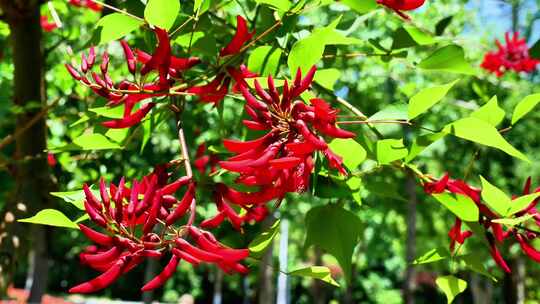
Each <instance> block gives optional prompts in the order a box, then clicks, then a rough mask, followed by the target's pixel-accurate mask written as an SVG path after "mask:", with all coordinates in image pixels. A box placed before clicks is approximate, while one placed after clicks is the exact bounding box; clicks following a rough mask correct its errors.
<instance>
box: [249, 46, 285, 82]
mask: <svg viewBox="0 0 540 304" xmlns="http://www.w3.org/2000/svg"><path fill="white" fill-rule="evenodd" d="M281 53H282V52H281V50H280V49H278V48H274V47H272V46H269V45H263V46H259V47H258V48H256V49H255V50H253V52H252V53H251V54H250V55H249V59H248V68H249V70H250V71H252V72H254V73H257V74H259V75H261V76H268V75H272V76H274V75H276V73H277V71H278V67H279V60H280V59H281Z"/></svg>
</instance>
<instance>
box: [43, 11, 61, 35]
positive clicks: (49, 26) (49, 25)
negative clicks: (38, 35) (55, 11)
mask: <svg viewBox="0 0 540 304" xmlns="http://www.w3.org/2000/svg"><path fill="white" fill-rule="evenodd" d="M40 24H41V28H42V29H43V30H44V31H45V32H52V31H54V30H55V29H57V28H58V24H56V22H54V21H53V22H50V21H49V17H47V16H45V15H42V16H41V17H40Z"/></svg>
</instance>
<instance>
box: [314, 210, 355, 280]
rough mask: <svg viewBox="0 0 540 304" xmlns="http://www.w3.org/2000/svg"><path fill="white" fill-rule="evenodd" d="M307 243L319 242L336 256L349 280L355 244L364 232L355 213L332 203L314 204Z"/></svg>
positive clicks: (317, 243)
mask: <svg viewBox="0 0 540 304" xmlns="http://www.w3.org/2000/svg"><path fill="white" fill-rule="evenodd" d="M306 229H307V232H306V235H307V236H306V243H305V245H306V247H309V246H312V245H317V246H319V247H320V248H321V249H323V250H325V251H326V252H327V253H328V254H330V255H332V256H334V257H335V258H336V259H337V261H338V263H339V265H340V266H341V269H342V270H343V273H344V274H345V278H346V280H347V281H348V282H350V279H351V260H352V254H353V250H354V247H356V244H357V242H358V238H359V237H360V234H361V232H362V222H361V221H360V219H359V218H358V217H357V216H356V214H354V213H352V212H350V211H347V210H345V209H343V208H341V207H340V206H338V205H335V204H331V205H325V206H317V207H314V208H312V209H311V210H310V211H309V212H308V213H307V215H306Z"/></svg>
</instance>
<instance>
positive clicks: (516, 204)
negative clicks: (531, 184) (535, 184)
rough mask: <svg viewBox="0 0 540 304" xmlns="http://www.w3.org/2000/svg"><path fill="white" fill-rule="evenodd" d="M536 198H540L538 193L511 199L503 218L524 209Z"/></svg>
mask: <svg viewBox="0 0 540 304" xmlns="http://www.w3.org/2000/svg"><path fill="white" fill-rule="evenodd" d="M538 197H540V192H535V193H531V194H527V195H523V196H520V197H518V198H515V199H513V200H512V201H511V202H510V208H508V210H507V211H506V213H505V214H504V216H510V215H513V214H515V213H517V212H519V211H521V210H523V209H525V208H526V207H527V206H529V205H530V204H531V203H532V202H533V201H534V200H535V199H537V198H538Z"/></svg>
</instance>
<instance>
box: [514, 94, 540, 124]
mask: <svg viewBox="0 0 540 304" xmlns="http://www.w3.org/2000/svg"><path fill="white" fill-rule="evenodd" d="M539 102H540V93H537V94H532V95H529V96H526V97H525V98H523V99H522V100H521V101H520V102H519V103H518V104H517V105H516V107H515V108H514V113H513V114H512V124H515V123H516V122H518V120H520V119H521V118H523V116H525V115H527V113H529V112H530V111H531V110H532V109H534V107H536V105H537V104H538V103H539Z"/></svg>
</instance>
